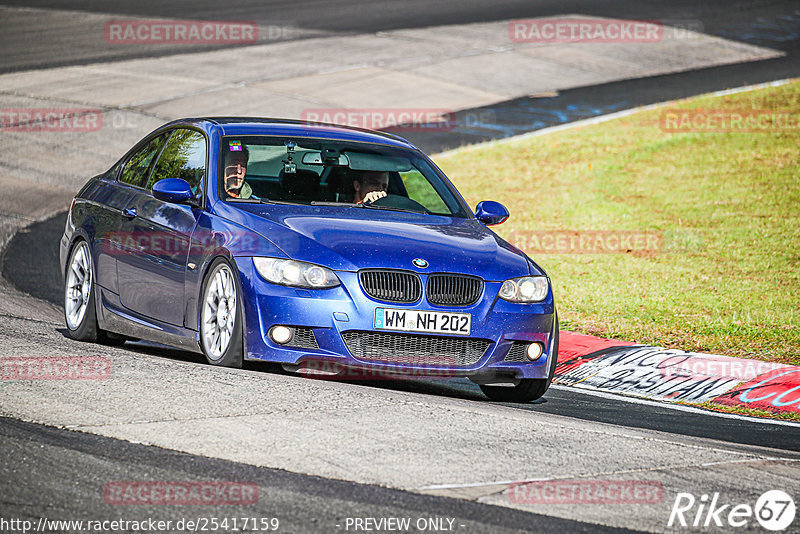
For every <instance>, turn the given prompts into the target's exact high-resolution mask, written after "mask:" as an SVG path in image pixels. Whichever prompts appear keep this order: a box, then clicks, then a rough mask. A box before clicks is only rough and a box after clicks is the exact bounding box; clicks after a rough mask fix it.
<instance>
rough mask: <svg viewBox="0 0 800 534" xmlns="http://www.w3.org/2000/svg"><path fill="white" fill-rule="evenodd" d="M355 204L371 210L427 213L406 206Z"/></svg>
mask: <svg viewBox="0 0 800 534" xmlns="http://www.w3.org/2000/svg"><path fill="white" fill-rule="evenodd" d="M353 205H354V206H360V207H362V208H368V209H371V210H387V211H403V212H405V213H419V214H421V215H425V214H426V212H424V211H419V210H410V209H406V208H395V207H393V206H376V205H375V204H353Z"/></svg>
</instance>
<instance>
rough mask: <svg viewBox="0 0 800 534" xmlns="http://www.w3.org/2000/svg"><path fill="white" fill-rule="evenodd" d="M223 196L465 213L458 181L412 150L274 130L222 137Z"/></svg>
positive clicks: (295, 202) (221, 185)
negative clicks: (280, 135) (292, 135)
mask: <svg viewBox="0 0 800 534" xmlns="http://www.w3.org/2000/svg"><path fill="white" fill-rule="evenodd" d="M220 161H221V163H222V164H221V165H220V167H221V171H220V177H219V180H220V187H219V191H220V198H221V199H223V200H239V201H244V200H250V201H254V202H257V201H260V202H273V203H293V204H309V205H319V206H325V205H349V206H352V207H364V208H375V209H388V210H397V211H411V212H415V213H426V214H432V215H445V216H451V217H452V216H455V217H465V216H466V211H465V208H464V206H462V203H461V202H460V201H459V199H458V198H457V196H456V194H455V193H454V192H453V191H452V190H451V186H448V184H447V183H446V182H445V181H444V180H443V179H442V177H441V176H440V175H439V174H438V173H437V172H436V171H435V170H434V168H433V167H432V166H431V165H430V163H428V161H427V160H426V159H425V158H423V157H421V156H420V155H419V154H418V153H416V152H415V151H412V150H406V149H401V148H393V147H386V146H381V145H373V144H369V143H353V142H343V141H335V140H327V139H307V138H299V139H295V138H291V139H289V138H278V137H273V136H241V137H225V138H223V139H222V141H221V154H220Z"/></svg>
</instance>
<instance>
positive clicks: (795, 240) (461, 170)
mask: <svg viewBox="0 0 800 534" xmlns="http://www.w3.org/2000/svg"><path fill="white" fill-rule="evenodd" d="M668 107H669V108H684V109H729V110H742V109H754V110H764V109H770V110H782V111H790V112H793V113H795V114H800V82H798V81H794V82H792V83H790V84H786V85H783V86H780V87H774V88H767V89H761V90H757V91H750V92H746V93H740V94H736V95H729V96H724V97H708V96H706V97H698V98H694V99H689V100H685V101H681V102H678V103H676V104H674V105H670V106H668ZM660 114H661V110H652V111H646V112H640V113H637V114H634V115H631V116H628V117H624V118H619V119H616V120H613V121H609V122H605V123H601V124H595V125H587V126H583V127H578V128H574V129H569V130H565V131H560V132H554V133H551V134H547V135H544V136H540V137H534V138H530V139H527V140H522V141H513V142H509V143H504V144H496V145H492V146H488V147H478V148H473V149H466V150H464V151H460V152H457V153H456V154H454V155H451V156H448V157H443V158H438V159H437V163H438V164H439V165H440V166H441V167H442V169H443V170H444V171H445V172H446V173H447V174H448V176H449V177H450V178H451V179H452V180H453V182H454V183H455V184H456V186H457V187H458V188H459V190H460V191H461V192H462V193H463V194H464V196H465V197H466V199H467V200H468V201H469V202H470V204H471V205H472V206H474V205H475V204H476V203H477V202H478V201H480V200H486V199H492V200H497V201H500V202H502V203H504V204H505V205H506V206H507V207H508V208H509V211H510V212H511V219H510V220H509V221H508V222H507V223H505V224H504V225H502V226H499V227H496V231H497V232H498V233H499V234H500V235H502V236H504V237H507V236H508V235H509V234H510V232H511V231H513V230H517V231H529V230H546V231H556V230H583V231H591V230H606V231H621V230H633V231H652V232H660V233H661V235H662V236H663V243H662V246H661V248H660V249H659V250H658V251H657V252H656V253H653V254H638V255H637V254H624V253H623V254H533V258H534V260H536V261H537V262H538V263H539V264H540V265H541V266H542V267H543V268H544V269H545V270H546V271H547V272H548V274H549V275H550V276H551V278H552V280H553V284H554V290H555V294H556V299H557V302H558V305H559V313H560V316H561V321H562V327H563V328H565V329H570V330H575V331H578V332H583V333H588V334H596V335H603V336H607V337H614V338H619V339H626V340H629V341H635V342H641V343H648V344H654V345H660V346H667V347H674V348H681V349H684V350H693V351H707V352H714V353H720V354H729V355H734V356H746V357H753V358H758V359H763V360H767V361H777V362H784V363H793V364H800V313H799V312H798V307H800V298H799V297H800V130H799V129H797V128H794V129H784V131H777V130H773V131H769V132H767V133H746V132H733V133H666V132H664V131H663V130H662V129H661V128H660V126H659V117H660Z"/></svg>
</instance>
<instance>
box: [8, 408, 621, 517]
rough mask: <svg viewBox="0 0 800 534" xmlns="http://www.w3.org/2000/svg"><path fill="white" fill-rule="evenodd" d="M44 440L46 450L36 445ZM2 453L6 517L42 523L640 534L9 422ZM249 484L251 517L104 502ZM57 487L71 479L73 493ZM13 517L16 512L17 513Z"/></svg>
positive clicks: (227, 510)
mask: <svg viewBox="0 0 800 534" xmlns="http://www.w3.org/2000/svg"><path fill="white" fill-rule="evenodd" d="M33 443H35V444H36V447H32V444H33ZM0 454H1V455H2V456H3V457H4V458H14V459H15V461H8V462H3V464H2V465H0V474H2V477H0V491H2V493H3V495H4V497H2V498H0V516H1V517H6V518H8V517H9V516H13V517H16V518H19V519H23V520H30V521H32V522H33V523H34V524H36V523H37V522H38V521H39V519H40V518H42V517H44V518H47V519H51V520H58V519H60V520H68V519H73V520H88V519H91V520H92V521H105V520H114V519H119V518H120V515H124V518H125V519H126V520H128V521H142V520H146V519H149V518H152V519H154V520H173V521H177V520H178V519H180V518H187V519H197V518H201V517H202V518H210V517H218V518H223V517H237V516H238V517H251V518H252V517H258V518H277V519H278V520H279V522H280V529H279V532H335V531H337V530H342V531H343V530H345V520H346V518H347V517H398V516H399V517H410V518H412V522H415V521H416V520H418V519H420V518H430V517H447V518H451V519H454V520H455V521H454V525H457V526H456V527H454V530H456V531H458V530H461V531H464V532H499V533H503V532H518V531H520V530H534V531H539V532H552V531H562V532H620V533H621V532H631V531H629V530H626V529H617V528H611V527H604V526H600V525H595V524H588V523H582V522H579V521H570V520H566V519H560V518H557V517H549V516H545V515H539V514H532V513H527V512H523V511H518V510H510V509H508V508H504V507H499V506H491V505H487V504H481V503H475V502H470V501H464V500H461V499H451V498H446V497H437V496H430V495H419V494H415V493H410V492H405V491H399V490H394V489H390V488H382V487H378V486H370V485H366V484H355V483H352V482H344V481H339V480H331V479H326V478H320V477H314V476H309V475H298V474H295V473H289V472H287V471H282V470H278V469H265V468H259V467H253V466H249V465H244V464H239V463H235V462H228V461H224V460H218V459H212V458H203V457H199V456H193V455H189V454H183V453H179V452H173V451H167V450H164V449H160V448H158V447H147V446H143V445H136V444H133V443H128V442H126V441H121V440H116V439H109V438H104V437H101V436H95V435H92V434H84V433H80V432H70V431H67V430H60V429H56V428H52V427H45V426H42V425H37V424H34V423H25V422H21V421H17V420H14V419H7V418H0ZM208 473H214V475H215V477H217V479H218V480H225V481H247V483H253V484H255V485H257V486H258V499H257V503H256V504H252V505H247V506H246V508H244V510H246V511H241V512H238V511H232V510H233V509H235V508H238V507H235V506H231V505H220V506H214V505H203V506H181V507H180V512H178V513H175V512H174V510H168V509H167V510H165V507H164V506H155V505H154V506H132V507H126V508H127V509H126V510H125V513H124V514H120V510H119V509H118V508H119V506H118V505H114V504H111V503H109V502H106V501H105V500H104V496H103V495H104V493H103V488H104V486H105V484H107V483H108V481H109V480H120V481H123V480H147V479H152V478H153V477H154V476H155V478H157V479H158V480H164V481H171V480H180V481H192V480H197V481H202V480H204V478H206V477H207V476H208ZM55 481H69V482H70V484H69V487H68V488H65V487H63V486H61V485H60V484H58V483H53V482H55ZM12 510H13V511H12Z"/></svg>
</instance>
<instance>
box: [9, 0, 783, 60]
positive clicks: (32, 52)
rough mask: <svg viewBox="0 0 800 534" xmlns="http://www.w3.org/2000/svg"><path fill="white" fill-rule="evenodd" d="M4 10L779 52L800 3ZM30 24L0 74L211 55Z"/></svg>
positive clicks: (83, 4) (435, 1)
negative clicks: (710, 39)
mask: <svg viewBox="0 0 800 534" xmlns="http://www.w3.org/2000/svg"><path fill="white" fill-rule="evenodd" d="M1 5H5V6H12V7H27V8H45V9H55V10H69V11H78V12H85V13H92V14H111V15H115V16H128V17H152V18H158V17H164V18H175V19H196V20H247V21H255V22H256V23H258V24H259V25H262V26H267V25H277V26H290V27H297V28H304V29H307V30H314V31H321V32H335V33H339V34H356V33H365V32H366V33H370V32H377V31H387V30H395V29H401V28H425V27H430V26H440V25H447V24H466V23H472V22H489V21H495V20H506V19H514V18H532V17H545V16H555V15H564V14H569V13H581V14H584V15H590V16H591V15H594V16H602V17H618V18H624V19H641V20H665V21H698V22H700V23H701V24H702V26H703V28H704V31H705V33H709V34H712V35H721V36H725V37H730V38H733V39H736V38H737V36H739V37H740V38H741V39H742V40H747V41H749V42H752V43H753V44H766V43H769V44H770V45H772V47H773V48H780V49H782V50H785V48H784V47H787V46H788V47H795V48H796V47H797V41H796V35H797V31H798V20H797V19H796V18H793V17H790V18H788V19H787V18H786V17H787V13H792V12H793V11H795V10H797V9H798V5H797V2H791V1H780V0H755V1H748V0H733V1H728V0H711V1H706V2H697V1H696V0H678V1H664V0H660V1H651V2H642V1H640V0H615V1H614V2H603V1H597V0H572V1H569V2H564V1H563V0H497V1H492V2H479V1H475V0H409V1H403V2H397V1H394V0H375V1H373V0H361V1H355V0H340V1H336V2H327V1H325V0H300V1H295V2H284V1H280V0H267V1H260V0H239V1H233V2H220V1H218V0H200V1H194V0H177V1H169V2H164V1H160V0H143V1H138V2H118V1H107V0H106V1H98V0H88V1H84V0H20V1H15V0H6V1H5V2H2V4H1ZM30 21H31V26H30V27H26V26H25V25H21V26H20V27H17V28H9V29H7V31H4V32H3V33H2V34H0V49H2V50H3V52H4V53H3V57H2V58H0V72H8V71H11V70H27V69H31V68H45V67H56V66H63V65H75V64H84V63H92V62H96V61H115V60H119V59H123V58H134V57H146V56H159V55H166V54H174V53H176V52H184V51H191V50H202V51H208V50H209V47H208V46H187V47H181V48H176V47H174V46H168V47H166V48H163V47H162V48H158V47H155V48H148V47H143V46H133V47H124V49H122V50H120V49H118V48H115V49H114V50H113V51H109V47H108V45H107V44H106V43H105V42H104V41H103V40H102V39H98V40H96V41H87V40H85V36H82V35H80V34H79V32H74V33H72V34H65V33H64V30H63V29H62V28H42V27H41V26H36V17H35V16H32V17H31V18H30ZM304 35H308V34H305V33H300V34H299V35H297V36H293V34H292V33H291V32H289V33H288V34H287V36H286V38H287V39H296V38H303V36H304ZM287 59H290V58H287Z"/></svg>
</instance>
